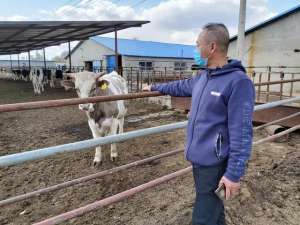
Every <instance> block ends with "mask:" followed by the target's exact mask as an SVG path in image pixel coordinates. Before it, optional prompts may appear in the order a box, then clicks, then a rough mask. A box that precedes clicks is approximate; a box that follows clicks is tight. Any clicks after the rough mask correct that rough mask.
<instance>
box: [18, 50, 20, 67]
mask: <svg viewBox="0 0 300 225" xmlns="http://www.w3.org/2000/svg"><path fill="white" fill-rule="evenodd" d="M18 69H20V54H19V53H18Z"/></svg>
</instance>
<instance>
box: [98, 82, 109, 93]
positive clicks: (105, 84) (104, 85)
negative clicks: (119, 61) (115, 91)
mask: <svg viewBox="0 0 300 225" xmlns="http://www.w3.org/2000/svg"><path fill="white" fill-rule="evenodd" d="M96 86H97V88H100V90H102V91H105V90H106V89H107V88H108V86H109V81H107V80H97V81H96Z"/></svg>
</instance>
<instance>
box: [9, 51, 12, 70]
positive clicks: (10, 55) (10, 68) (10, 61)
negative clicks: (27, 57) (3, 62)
mask: <svg viewBox="0 0 300 225" xmlns="http://www.w3.org/2000/svg"><path fill="white" fill-rule="evenodd" d="M9 58H10V69H11V70H12V69H13V64H12V60H11V55H9Z"/></svg>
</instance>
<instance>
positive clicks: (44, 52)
mask: <svg viewBox="0 0 300 225" xmlns="http://www.w3.org/2000/svg"><path fill="white" fill-rule="evenodd" d="M43 54H44V68H45V70H46V67H47V64H46V51H45V48H43Z"/></svg>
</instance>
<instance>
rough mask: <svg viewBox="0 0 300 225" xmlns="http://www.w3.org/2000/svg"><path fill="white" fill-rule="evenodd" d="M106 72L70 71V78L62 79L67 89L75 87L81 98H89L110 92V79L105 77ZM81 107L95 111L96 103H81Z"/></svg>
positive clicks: (88, 110) (87, 110) (84, 109)
mask: <svg viewBox="0 0 300 225" xmlns="http://www.w3.org/2000/svg"><path fill="white" fill-rule="evenodd" d="M103 75H104V74H95V73H91V72H85V71H84V72H80V73H70V74H69V78H70V79H69V80H64V81H62V86H64V87H65V89H66V90H69V89H75V90H76V92H77V95H78V97H79V98H87V97H94V96H101V95H107V94H108V86H109V81H107V80H105V79H103V78H102V77H101V76H103ZM79 109H80V110H83V111H86V112H93V111H94V103H85V104H80V105H79Z"/></svg>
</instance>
